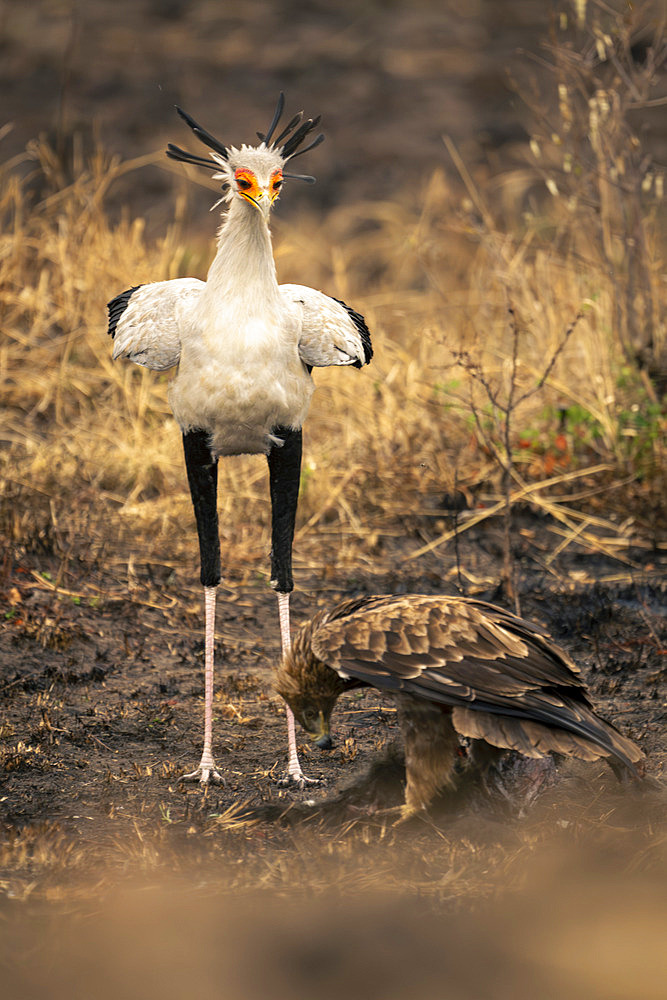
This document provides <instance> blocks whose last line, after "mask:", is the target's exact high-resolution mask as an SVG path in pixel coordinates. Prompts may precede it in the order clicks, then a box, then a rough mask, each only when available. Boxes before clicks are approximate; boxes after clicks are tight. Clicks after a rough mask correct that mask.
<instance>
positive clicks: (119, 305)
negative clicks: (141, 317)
mask: <svg viewBox="0 0 667 1000" xmlns="http://www.w3.org/2000/svg"><path fill="white" fill-rule="evenodd" d="M142 287H143V286H142V285H135V286H134V287H133V288H128V289H127V290H126V291H124V292H121V293H120V295H117V296H116V298H115V299H112V300H111V302H109V303H108V304H107V309H108V310H109V330H108V333H109V336H110V337H111V339H112V340H113V339H114V337H115V336H116V327H117V326H118V321H119V320H120V318H121V316H122V315H123V313H124V312H125V310H126V309H127V307H128V305H129V303H130V299H131V298H132V295H133V294H134V292H136V290H137V288H142Z"/></svg>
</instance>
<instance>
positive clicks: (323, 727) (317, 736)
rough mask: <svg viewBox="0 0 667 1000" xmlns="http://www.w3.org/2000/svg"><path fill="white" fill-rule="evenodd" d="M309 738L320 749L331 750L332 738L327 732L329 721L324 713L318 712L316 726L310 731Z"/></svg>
mask: <svg viewBox="0 0 667 1000" xmlns="http://www.w3.org/2000/svg"><path fill="white" fill-rule="evenodd" d="M310 735H311V739H312V741H313V743H314V744H315V746H317V747H319V748H320V750H331V748H332V746H333V740H332V739H331V736H330V734H329V723H328V722H327V720H326V719H325V718H324V713H323V712H320V714H319V717H318V720H317V726H316V727H315V728H314V729H313V730H312V731H311V734H310Z"/></svg>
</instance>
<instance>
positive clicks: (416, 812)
mask: <svg viewBox="0 0 667 1000" xmlns="http://www.w3.org/2000/svg"><path fill="white" fill-rule="evenodd" d="M372 815H373V817H374V818H378V819H387V820H389V819H394V822H393V823H392V824H391V825H392V826H402V825H403V823H408V822H409V821H410V820H411V819H415V818H417V817H418V818H419V819H425V818H426V812H425V810H424V809H415V807H414V806H409V805H406V804H403V805H402V806H391V807H388V808H386V809H375V810H373V813H372ZM394 817H395V818H394Z"/></svg>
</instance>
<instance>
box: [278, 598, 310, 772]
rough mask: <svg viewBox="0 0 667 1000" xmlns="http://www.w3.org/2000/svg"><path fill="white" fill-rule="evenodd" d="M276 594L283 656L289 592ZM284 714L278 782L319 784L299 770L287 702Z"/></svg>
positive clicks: (287, 646) (287, 634)
mask: <svg viewBox="0 0 667 1000" xmlns="http://www.w3.org/2000/svg"><path fill="white" fill-rule="evenodd" d="M277 596H278V616H279V618H280V645H281V647H282V654H283V656H285V655H286V654H287V653H289V651H290V649H291V648H292V637H291V634H290V623H289V594H281V593H278V595H277ZM285 714H286V715H287V748H288V753H289V757H288V764H287V777H285V778H284V779H282V781H280V782H279V783H280V784H281V785H298V787H299V788H303V787H304V786H305V785H319V783H320V782H319V780H318V779H317V778H307V777H306V775H305V774H304V773H303V771H302V770H301V764H300V763H299V754H298V751H297V748H296V729H295V725H294V713H293V712H292V709H291V708H290V707H289V705H287V704H286V705H285Z"/></svg>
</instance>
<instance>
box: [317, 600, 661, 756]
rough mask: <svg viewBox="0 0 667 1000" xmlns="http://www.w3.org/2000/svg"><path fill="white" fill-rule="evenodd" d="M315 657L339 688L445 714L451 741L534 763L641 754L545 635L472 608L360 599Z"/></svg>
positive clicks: (329, 621) (479, 606) (333, 623)
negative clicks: (378, 692) (368, 690)
mask: <svg viewBox="0 0 667 1000" xmlns="http://www.w3.org/2000/svg"><path fill="white" fill-rule="evenodd" d="M312 648H313V652H314V653H315V655H316V656H317V657H318V658H319V659H321V660H322V661H323V662H324V663H325V664H327V666H329V667H331V668H332V669H333V670H335V671H336V672H337V673H338V674H339V675H340V676H341V677H343V678H354V679H356V680H358V681H361V682H362V683H365V684H370V685H372V686H374V687H378V688H383V689H385V690H387V691H392V692H394V693H401V692H402V693H405V694H411V695H413V696H416V697H419V698H423V699H425V700H427V701H431V702H437V703H440V704H442V705H446V706H449V707H451V708H452V709H453V713H452V722H453V724H454V726H455V727H456V729H457V730H458V731H459V733H461V735H465V736H470V737H473V738H482V739H486V740H487V742H489V743H493V744H494V745H496V746H505V747H510V748H512V749H517V750H520V751H521V752H523V753H526V754H528V755H529V756H542V755H543V754H544V753H545V752H548V751H549V750H555V751H557V752H561V753H569V754H573V755H575V756H578V757H584V758H585V759H595V758H596V757H598V756H601V755H603V756H608V755H612V754H613V755H615V756H617V757H619V758H620V759H621V760H622V761H623V762H624V763H625V764H626V765H627V766H629V767H630V768H632V766H633V764H634V763H636V762H637V761H639V760H641V759H642V757H643V754H642V753H641V751H640V750H639V749H638V748H637V747H636V746H635V745H634V744H633V743H632V742H631V741H630V740H627V739H625V737H623V736H621V735H620V734H619V733H617V732H616V730H615V729H614V728H613V727H612V726H610V725H609V724H608V723H606V722H604V720H602V719H600V718H599V717H598V716H597V715H595V713H594V712H593V710H592V706H591V704H590V702H589V700H588V698H587V696H586V692H585V690H584V686H583V681H582V679H581V676H580V672H579V669H578V667H577V666H576V665H575V664H574V663H573V662H572V660H571V659H570V657H569V656H568V655H567V653H566V652H565V651H564V650H562V649H560V648H559V647H558V646H556V645H555V644H554V643H552V642H551V641H550V639H549V635H548V633H547V632H546V631H545V630H544V629H541V628H540V627H539V626H536V625H533V624H531V623H529V622H527V621H525V620H524V619H522V618H519V617H517V616H515V615H513V614H511V613H510V612H508V611H505V610H504V609H502V608H498V607H496V606H494V605H491V604H486V603H484V602H482V601H477V600H474V599H470V598H460V597H442V596H421V595H406V596H396V597H394V596H391V597H367V598H361V599H359V600H357V601H349V602H346V603H345V604H342V605H339V606H338V607H337V608H335V609H334V611H333V612H331V613H330V614H329V615H327V616H325V618H324V620H323V621H322V622H321V624H320V625H319V626H318V627H317V628H316V629H315V631H314V634H313V639H312Z"/></svg>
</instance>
